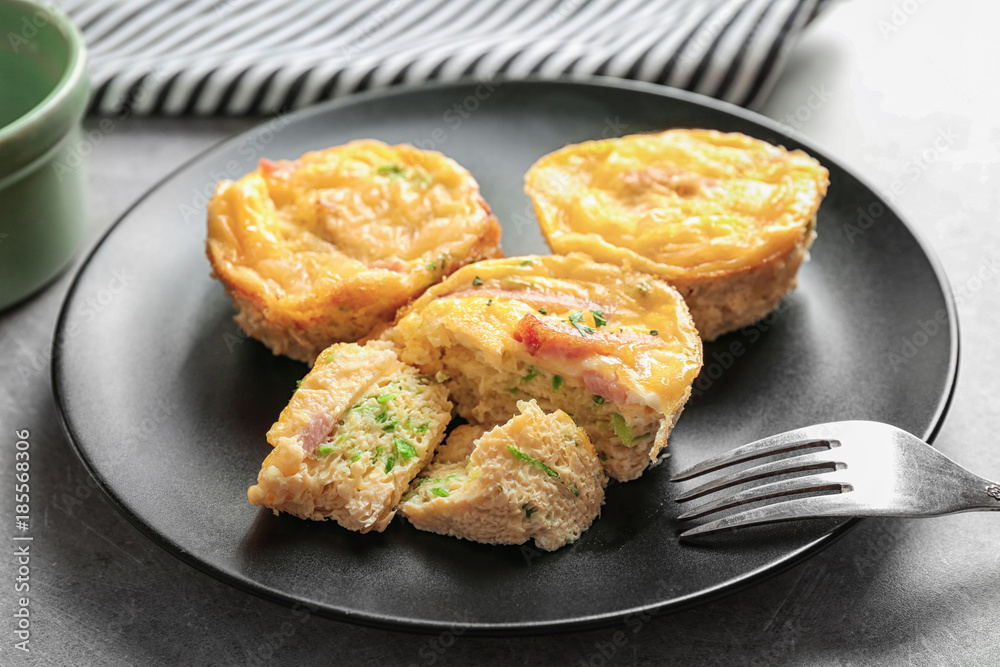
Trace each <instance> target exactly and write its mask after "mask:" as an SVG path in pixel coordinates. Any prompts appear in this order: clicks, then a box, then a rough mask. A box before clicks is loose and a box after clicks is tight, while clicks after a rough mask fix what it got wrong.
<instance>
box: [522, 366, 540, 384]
mask: <svg viewBox="0 0 1000 667" xmlns="http://www.w3.org/2000/svg"><path fill="white" fill-rule="evenodd" d="M536 377H538V369H537V368H535V367H534V366H530V367H529V368H528V374H527V375H525V376H524V377H523V378H521V382H529V381H531V380H534V379H535V378H536Z"/></svg>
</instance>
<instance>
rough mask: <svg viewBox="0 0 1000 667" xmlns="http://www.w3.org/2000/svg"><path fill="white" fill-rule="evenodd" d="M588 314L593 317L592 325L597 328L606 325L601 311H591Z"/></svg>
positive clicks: (606, 321)
mask: <svg viewBox="0 0 1000 667" xmlns="http://www.w3.org/2000/svg"><path fill="white" fill-rule="evenodd" d="M590 313H591V315H593V316H594V324H595V325H597V326H598V327H603V326H605V325H606V324H607V323H608V320H607V319H605V317H604V311H603V310H592V311H590Z"/></svg>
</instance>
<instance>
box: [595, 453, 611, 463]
mask: <svg viewBox="0 0 1000 667" xmlns="http://www.w3.org/2000/svg"><path fill="white" fill-rule="evenodd" d="M597 458H599V459H601V460H602V461H607V460H608V455H607V454H605V453H604V452H598V453H597Z"/></svg>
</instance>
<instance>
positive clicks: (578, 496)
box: [399, 401, 606, 551]
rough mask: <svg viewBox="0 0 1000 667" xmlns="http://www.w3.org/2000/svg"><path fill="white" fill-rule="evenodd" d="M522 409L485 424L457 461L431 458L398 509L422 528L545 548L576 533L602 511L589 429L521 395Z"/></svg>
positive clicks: (597, 467) (597, 461)
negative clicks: (491, 425)
mask: <svg viewBox="0 0 1000 667" xmlns="http://www.w3.org/2000/svg"><path fill="white" fill-rule="evenodd" d="M517 408H518V410H520V414H519V415H517V416H515V417H513V418H512V419H511V420H510V421H509V422H507V423H506V424H504V425H503V426H497V427H496V428H494V429H492V430H490V431H488V432H486V433H485V434H483V435H481V436H480V437H479V438H477V439H476V440H475V441H474V443H473V447H474V448H473V450H472V452H471V453H470V454H469V455H468V457H467V458H465V459H463V460H461V461H458V462H445V461H440V460H438V459H435V461H434V462H433V463H432V464H431V465H430V466H428V467H427V468H426V469H425V470H424V471H423V472H422V473H421V474H420V477H419V478H417V480H416V481H415V482H414V483H413V485H412V487H411V490H410V492H409V493H407V495H406V497H405V499H404V501H403V502H402V504H400V506H399V510H400V513H401V514H402V515H403V516H404V517H406V518H407V519H408V520H409V521H410V523H412V524H413V525H414V526H416V527H417V528H419V529H420V530H427V531H431V532H434V533H439V534H442V535H452V536H454V537H461V538H464V539H467V540H473V541H475V542H485V543H487V544H523V543H524V542H527V541H528V540H529V539H532V538H534V540H535V544H536V545H538V547H539V548H541V549H545V550H546V551H554V550H556V549H558V548H559V547H562V546H564V545H566V544H570V543H572V542H575V541H576V540H577V539H579V537H580V534H581V533H582V532H583V531H584V530H586V529H587V528H588V527H589V526H590V524H591V523H593V521H594V519H596V518H597V516H598V515H599V514H600V513H601V504H602V503H603V502H604V484H605V481H606V477H605V475H604V470H603V469H602V468H601V461H600V459H599V458H598V455H597V451H596V450H595V449H594V447H593V445H592V444H591V443H590V440H589V439H588V438H587V434H586V433H585V432H584V430H583V429H581V428H579V427H578V426H577V425H576V424H574V423H573V420H572V419H570V418H569V416H568V415H567V414H566V413H565V412H562V411H561V410H557V411H555V412H553V413H552V414H545V413H544V412H542V410H541V409H540V408H539V407H538V405H537V403H536V402H535V401H530V402H526V401H520V402H518V404H517Z"/></svg>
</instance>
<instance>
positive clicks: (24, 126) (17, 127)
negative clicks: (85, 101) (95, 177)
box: [0, 0, 87, 144]
mask: <svg viewBox="0 0 1000 667" xmlns="http://www.w3.org/2000/svg"><path fill="white" fill-rule="evenodd" d="M4 2H6V3H9V4H12V5H21V6H22V7H24V9H25V10H28V12H27V15H29V16H31V15H34V14H35V13H36V12H38V11H39V10H41V11H44V12H45V13H46V14H47V15H48V18H49V23H50V24H51V25H52V26H53V27H54V28H56V29H57V30H58V31H59V33H60V34H61V35H62V37H63V38H64V39H65V41H66V45H67V47H68V48H69V62H68V63H67V65H66V69H65V71H64V72H63V74H62V76H61V77H60V78H59V80H58V81H57V82H56V84H55V85H54V86H53V87H52V90H50V91H49V93H48V95H46V96H45V97H44V98H43V99H42V101H40V102H39V103H38V104H36V105H35V106H33V107H32V108H31V109H29V110H28V111H27V112H26V113H25V114H24V115H22V116H21V117H19V118H17V119H16V120H15V121H14V122H12V123H10V124H8V125H5V126H3V127H0V144H3V143H5V142H8V141H11V140H13V139H14V138H16V137H17V136H18V135H20V134H22V133H24V132H25V131H26V130H27V131H29V132H30V129H31V127H32V126H33V125H40V124H42V123H45V122H46V120H47V119H49V118H51V117H53V116H55V115H56V114H57V113H58V110H59V109H60V108H61V107H62V106H63V105H64V104H66V103H67V101H68V100H69V99H70V98H71V97H73V96H74V95H75V94H77V90H78V88H80V87H81V86H83V85H85V82H86V73H87V53H86V45H85V42H84V39H83V35H82V34H81V33H80V31H79V29H78V28H77V27H76V26H75V25H74V24H73V22H72V21H70V20H69V17H67V16H66V15H65V14H64V13H63V12H62V11H60V10H59V9H58V8H56V7H55V6H53V5H46V4H42V3H40V2H35V1H34V0H4ZM81 112H82V110H81ZM74 115H75V114H74Z"/></svg>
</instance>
